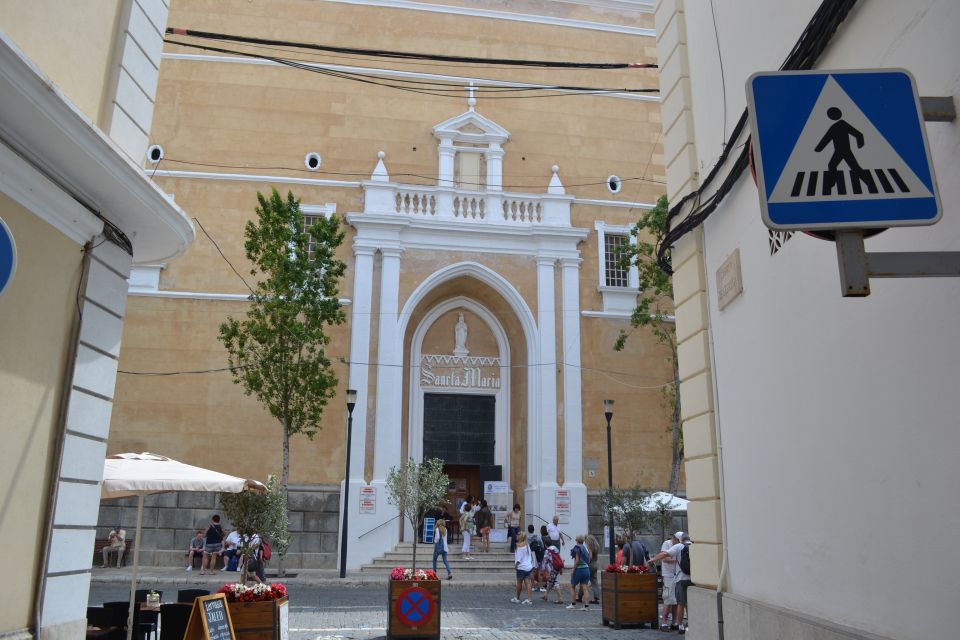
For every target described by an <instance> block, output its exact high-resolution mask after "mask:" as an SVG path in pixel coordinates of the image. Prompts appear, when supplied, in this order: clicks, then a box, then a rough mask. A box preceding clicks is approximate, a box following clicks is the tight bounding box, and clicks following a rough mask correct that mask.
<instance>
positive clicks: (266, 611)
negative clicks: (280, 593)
mask: <svg viewBox="0 0 960 640" xmlns="http://www.w3.org/2000/svg"><path fill="white" fill-rule="evenodd" d="M227 606H228V607H229V608H230V619H231V620H232V622H233V630H234V631H235V632H236V636H235V637H236V638H237V640H279V639H280V637H281V635H282V636H283V637H287V634H286V633H283V634H281V630H284V631H285V630H286V629H287V628H288V625H289V617H288V616H289V615H290V607H289V601H288V600H287V598H280V599H279V600H267V601H266V602H228V603H227Z"/></svg>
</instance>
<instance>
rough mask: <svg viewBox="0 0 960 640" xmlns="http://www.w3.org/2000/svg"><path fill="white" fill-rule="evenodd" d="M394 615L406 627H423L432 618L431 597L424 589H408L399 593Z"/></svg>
mask: <svg viewBox="0 0 960 640" xmlns="http://www.w3.org/2000/svg"><path fill="white" fill-rule="evenodd" d="M395 607H396V609H395V611H394V613H396V614H397V617H398V618H399V619H400V621H401V622H403V623H404V624H406V625H409V626H411V627H420V626H423V625H424V624H425V623H426V622H427V621H428V620H430V618H431V616H433V607H434V603H433V596H432V595H431V594H430V592H429V591H427V590H426V589H422V588H420V587H408V588H406V589H404V590H403V591H401V592H400V595H399V596H397V600H396V605H395Z"/></svg>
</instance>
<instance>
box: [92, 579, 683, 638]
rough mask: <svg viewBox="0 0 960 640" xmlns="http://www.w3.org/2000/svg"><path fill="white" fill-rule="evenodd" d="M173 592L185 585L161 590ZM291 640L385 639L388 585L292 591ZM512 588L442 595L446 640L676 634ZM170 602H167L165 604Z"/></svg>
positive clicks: (114, 595)
mask: <svg viewBox="0 0 960 640" xmlns="http://www.w3.org/2000/svg"><path fill="white" fill-rule="evenodd" d="M156 588H157V589H158V590H163V591H167V592H169V593H173V592H175V591H176V590H177V589H178V588H184V585H182V584H181V585H175V584H167V585H163V584H161V585H157V587H156ZM128 589H129V587H127V588H124V587H123V586H121V585H119V584H94V585H93V586H92V588H91V590H90V604H91V605H98V604H101V603H102V602H106V601H110V600H124V599H126V597H128V595H129V591H128ZM289 592H290V605H291V611H290V638H291V639H293V640H371V639H374V638H383V637H384V636H385V633H386V632H385V627H386V623H387V612H386V599H387V588H386V583H384V584H382V585H353V586H347V587H343V586H339V585H319V586H318V585H289ZM512 595H513V592H512V589H511V587H510V586H509V585H504V586H503V587H489V586H472V585H471V586H458V587H456V588H445V589H444V590H443V596H442V597H443V605H442V614H441V615H442V619H441V620H442V622H441V625H442V629H443V635H442V637H443V639H444V640H474V639H476V640H487V639H492V640H549V639H553V638H556V639H558V640H561V639H562V640H595V639H596V640H613V639H615V638H616V639H618V640H627V639H630V640H635V639H639V640H646V639H652V638H661V639H662V638H668V637H671V636H672V635H675V634H665V633H660V632H659V631H655V630H652V629H621V630H619V631H618V630H615V629H611V628H609V627H604V626H603V623H602V620H601V615H600V607H599V605H595V606H593V607H591V610H590V611H567V610H566V609H565V608H564V607H562V606H559V605H555V604H553V603H552V602H549V603H547V602H544V601H543V600H540V599H539V598H537V599H536V602H535V603H534V604H533V605H532V606H529V605H526V606H524V605H516V604H511V603H510V597H511V596H512ZM164 599H165V600H166V598H164Z"/></svg>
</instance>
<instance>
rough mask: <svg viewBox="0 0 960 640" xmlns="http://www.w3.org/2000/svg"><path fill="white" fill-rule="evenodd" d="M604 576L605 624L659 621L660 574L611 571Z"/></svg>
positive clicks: (603, 605)
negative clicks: (658, 585)
mask: <svg viewBox="0 0 960 640" xmlns="http://www.w3.org/2000/svg"><path fill="white" fill-rule="evenodd" d="M602 575H603V577H602V589H601V591H602V594H603V598H602V603H603V604H602V607H601V608H602V610H603V624H604V626H606V625H611V626H613V628H614V629H619V628H620V627H621V626H623V625H634V624H639V625H643V624H650V625H651V626H653V627H654V628H656V627H657V624H658V611H657V594H658V590H657V574H655V573H607V572H603V574H602Z"/></svg>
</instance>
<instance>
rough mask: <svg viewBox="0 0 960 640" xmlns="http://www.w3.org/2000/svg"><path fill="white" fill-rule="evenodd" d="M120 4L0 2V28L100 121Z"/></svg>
mask: <svg viewBox="0 0 960 640" xmlns="http://www.w3.org/2000/svg"><path fill="white" fill-rule="evenodd" d="M120 5H121V0H96V1H95V2H88V1H86V0H37V1H34V2H21V1H19V0H0V30H3V31H4V32H6V34H7V35H8V36H9V37H10V38H11V39H12V40H13V41H14V42H16V43H17V46H18V47H20V48H21V49H23V51H24V52H25V53H26V54H27V56H28V57H29V58H30V59H31V60H33V61H34V62H35V63H36V64H37V66H39V67H40V69H41V71H43V72H44V73H45V74H47V75H48V76H49V77H50V79H51V80H52V81H53V83H54V84H56V85H57V87H59V88H60V90H61V91H63V92H64V94H66V96H67V98H69V99H70V100H71V101H73V103H74V104H76V105H77V107H79V108H80V110H81V111H82V112H83V113H84V114H85V115H86V116H87V117H88V118H90V120H92V121H93V122H94V123H96V124H98V125H102V124H103V123H102V122H100V117H101V110H102V107H103V102H104V100H106V99H107V96H106V95H105V87H106V85H107V84H108V81H109V75H110V64H111V60H112V57H113V54H114V38H115V34H116V29H117V20H118V17H119V14H120Z"/></svg>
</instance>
